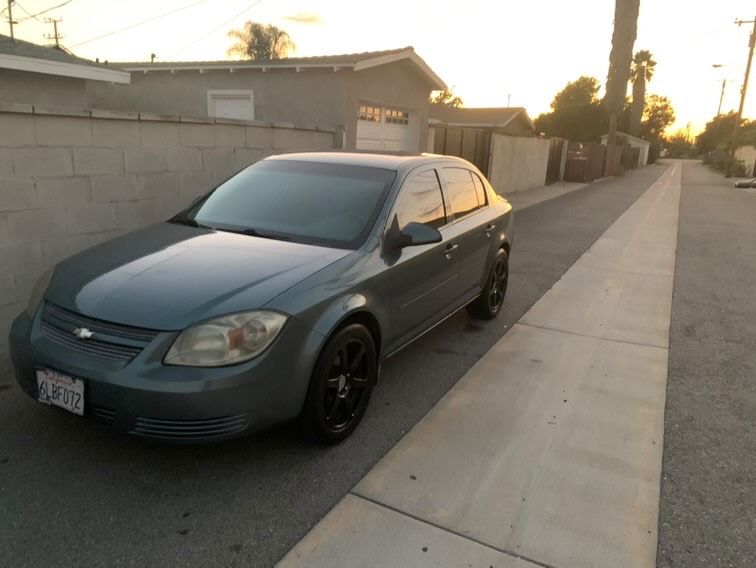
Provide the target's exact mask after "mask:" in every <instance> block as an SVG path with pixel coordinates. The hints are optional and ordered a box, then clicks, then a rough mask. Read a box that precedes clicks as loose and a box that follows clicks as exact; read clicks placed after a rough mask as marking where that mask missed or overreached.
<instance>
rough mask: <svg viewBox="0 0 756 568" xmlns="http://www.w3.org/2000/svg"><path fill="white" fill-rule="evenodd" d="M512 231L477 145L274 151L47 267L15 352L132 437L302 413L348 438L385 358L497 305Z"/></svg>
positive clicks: (30, 372)
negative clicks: (435, 149) (465, 155)
mask: <svg viewBox="0 0 756 568" xmlns="http://www.w3.org/2000/svg"><path fill="white" fill-rule="evenodd" d="M511 239H512V208H511V206H510V204H509V203H508V202H507V201H505V200H504V199H502V198H501V197H499V196H497V195H496V193H495V192H494V190H493V189H492V188H491V185H490V184H489V183H488V181H487V180H486V179H485V177H484V176H483V175H482V174H481V173H480V171H478V169H477V168H475V166H473V165H471V164H470V163H468V162H466V161H464V160H462V159H459V158H452V157H445V156H389V155H376V154H348V153H303V154H289V155H282V156H274V157H270V158H267V159H265V160H262V161H260V162H258V163H256V164H254V165H252V166H250V167H248V168H246V169H244V170H242V171H241V172H239V173H238V174H236V175H234V176H233V177H231V178H230V179H228V180H227V181H225V182H224V183H222V184H220V185H219V186H218V187H217V188H215V189H214V190H213V191H211V192H209V193H208V194H207V195H205V196H203V197H202V198H200V199H199V200H197V201H196V202H194V203H193V204H192V205H190V206H189V207H188V208H187V209H186V210H184V211H183V212H181V213H179V214H178V215H176V216H175V217H173V218H172V219H170V220H168V221H166V222H162V223H158V224H156V225H152V226H149V227H146V228H144V229H141V230H138V231H135V232H132V233H129V234H127V235H124V236H122V237H120V238H117V239H115V240H112V241H109V242H107V243H104V244H101V245H99V246H96V247H94V248H91V249H89V250H86V251H84V252H81V253H79V254H77V255H75V256H72V257H70V258H68V259H67V260H65V261H63V262H61V263H60V264H58V265H57V266H56V267H55V268H54V269H53V270H50V271H49V272H48V273H46V274H45V275H43V276H42V277H41V278H40V280H39V282H38V283H37V285H36V286H35V288H34V290H33V292H32V296H31V299H30V302H29V305H28V307H27V309H26V310H25V311H24V313H22V314H21V315H19V316H18V318H17V319H16V320H15V321H14V322H13V325H12V328H11V332H10V346H11V357H12V361H13V364H14V367H15V370H16V375H17V378H18V381H19V383H20V384H21V387H22V388H23V390H24V391H25V392H26V393H27V394H28V395H29V396H31V397H33V398H34V399H35V400H38V401H39V402H41V403H44V404H47V405H51V406H55V407H59V408H62V409H65V410H66V411H69V412H71V413H74V414H78V415H81V416H86V417H89V418H91V419H94V420H97V421H100V422H104V423H107V424H109V425H110V426H112V427H113V428H114V429H116V430H119V431H123V432H128V433H130V434H134V435H138V436H143V437H149V438H155V439H160V440H168V441H179V442H181V441H186V442H198V441H212V440H220V439H224V438H230V437H234V436H238V435H239V434H242V433H244V432H249V431H252V430H257V429H260V428H263V427H265V426H268V425H271V424H274V423H277V422H280V421H284V420H289V419H294V418H298V419H299V421H300V422H301V425H302V426H303V428H304V430H305V432H306V433H308V434H309V435H310V437H312V438H314V439H316V440H319V441H322V442H326V443H335V442H338V441H340V440H343V439H344V438H346V437H347V436H348V435H349V434H350V433H351V432H352V431H353V430H354V429H355V427H356V426H357V424H358V423H359V421H360V419H361V418H362V416H363V415H364V413H365V409H366V407H367V405H368V402H369V400H370V395H371V392H372V390H373V387H374V385H375V384H376V381H377V379H378V375H379V370H380V366H381V361H383V360H384V359H386V358H387V357H390V356H391V355H392V354H394V353H396V352H397V351H399V350H400V349H401V348H403V347H404V346H406V345H407V344H408V343H410V342H411V341H412V340H414V339H415V338H417V337H419V336H420V335H422V334H423V333H425V332H426V331H428V330H429V329H431V328H432V327H434V326H435V325H437V324H439V323H440V322H442V321H443V320H444V319H446V318H447V317H449V316H450V315H452V314H453V313H455V312H456V311H458V310H460V309H461V308H464V307H467V309H468V311H469V312H470V314H471V315H473V316H474V317H479V318H483V319H490V318H493V317H495V316H496V315H497V314H498V313H499V311H500V310H501V307H502V303H503V302H504V295H505V293H506V289H507V279H508V274H509V269H508V257H509V251H510V246H511Z"/></svg>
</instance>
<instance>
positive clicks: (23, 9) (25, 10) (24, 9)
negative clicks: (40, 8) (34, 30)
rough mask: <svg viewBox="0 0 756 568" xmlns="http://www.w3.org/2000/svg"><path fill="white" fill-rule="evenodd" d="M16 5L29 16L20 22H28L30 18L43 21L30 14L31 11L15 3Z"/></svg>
mask: <svg viewBox="0 0 756 568" xmlns="http://www.w3.org/2000/svg"><path fill="white" fill-rule="evenodd" d="M15 4H16V7H17V8H19V9H20V10H21V11H22V12H23V13H24V14H26V15H27V16H28V17H27V18H23V19H21V20H19V22H23V21H24V20H28V19H29V18H34V19H35V20H37V21H38V22H41V21H42V20H40V19H39V18H38V17H37V15H36V14H32V13H31V12H29V10H27V9H26V8H24V7H23V6H22V5H21V4H20V3H19V2H15Z"/></svg>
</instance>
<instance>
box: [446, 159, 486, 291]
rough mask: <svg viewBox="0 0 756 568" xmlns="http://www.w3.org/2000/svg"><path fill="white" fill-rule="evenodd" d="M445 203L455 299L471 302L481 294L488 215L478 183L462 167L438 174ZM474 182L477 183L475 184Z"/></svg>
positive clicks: (448, 169)
mask: <svg viewBox="0 0 756 568" xmlns="http://www.w3.org/2000/svg"><path fill="white" fill-rule="evenodd" d="M439 175H440V177H441V183H442V186H443V191H444V199H445V201H446V203H447V204H448V209H449V210H450V212H451V224H450V225H449V238H450V239H453V240H454V242H455V244H456V245H457V249H456V250H455V253H456V255H457V258H458V268H459V279H458V280H457V282H456V290H455V293H456V297H457V299H464V298H472V297H473V296H475V295H477V294H478V293H479V292H480V286H481V283H482V281H483V273H484V271H485V270H486V261H487V259H488V253H489V250H490V248H491V247H490V244H491V240H490V230H489V229H487V225H488V224H489V217H490V213H489V212H488V207H487V205H488V204H487V201H486V193H485V191H484V189H483V184H482V182H481V181H480V179H477V180H475V178H474V177H473V176H475V174H474V173H473V172H471V171H470V170H469V169H467V168H464V167H446V168H441V169H440V170H439ZM476 181H477V183H476Z"/></svg>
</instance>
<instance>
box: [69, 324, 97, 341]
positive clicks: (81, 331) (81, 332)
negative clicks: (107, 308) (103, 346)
mask: <svg viewBox="0 0 756 568" xmlns="http://www.w3.org/2000/svg"><path fill="white" fill-rule="evenodd" d="M73 333H74V335H75V336H76V337H78V338H79V339H90V338H91V337H92V336H93V335H94V332H91V331H89V330H88V329H87V328H86V327H77V328H76V329H74V331H73Z"/></svg>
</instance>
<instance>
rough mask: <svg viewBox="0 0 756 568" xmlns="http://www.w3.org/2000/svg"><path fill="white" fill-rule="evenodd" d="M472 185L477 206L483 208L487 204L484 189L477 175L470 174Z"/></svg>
mask: <svg viewBox="0 0 756 568" xmlns="http://www.w3.org/2000/svg"><path fill="white" fill-rule="evenodd" d="M472 178H473V183H474V184H475V193H477V194H478V204H479V205H480V206H481V207H483V206H484V205H486V204H487V200H486V189H485V186H484V185H483V182H482V181H481V180H480V178H479V177H478V174H476V173H475V172H472Z"/></svg>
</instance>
